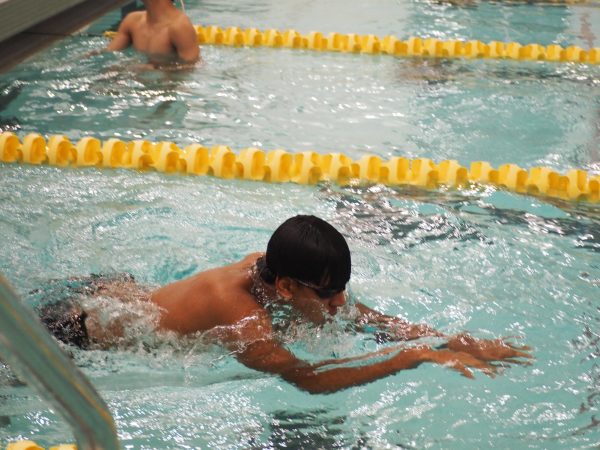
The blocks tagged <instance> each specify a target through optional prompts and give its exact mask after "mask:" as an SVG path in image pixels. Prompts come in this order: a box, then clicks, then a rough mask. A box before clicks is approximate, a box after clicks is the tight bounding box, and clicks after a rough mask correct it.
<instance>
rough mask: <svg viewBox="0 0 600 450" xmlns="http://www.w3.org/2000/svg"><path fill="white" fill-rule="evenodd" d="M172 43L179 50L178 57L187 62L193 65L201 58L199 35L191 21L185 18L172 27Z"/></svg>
mask: <svg viewBox="0 0 600 450" xmlns="http://www.w3.org/2000/svg"><path fill="white" fill-rule="evenodd" d="M169 32H170V37H171V43H172V44H173V46H174V47H175V49H176V50H177V56H179V58H180V59H182V60H183V61H185V62H188V63H193V62H196V61H198V59H199V58H200V46H199V45H198V35H197V33H196V29H195V28H194V26H193V25H192V23H191V22H190V20H189V19H188V18H187V17H186V16H183V17H182V18H181V19H179V20H178V21H177V22H176V23H174V24H173V25H172V26H171V27H170V30H169Z"/></svg>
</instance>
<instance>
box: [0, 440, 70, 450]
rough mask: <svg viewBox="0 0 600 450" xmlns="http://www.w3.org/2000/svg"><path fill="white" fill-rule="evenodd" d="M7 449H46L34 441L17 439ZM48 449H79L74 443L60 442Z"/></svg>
mask: <svg viewBox="0 0 600 450" xmlns="http://www.w3.org/2000/svg"><path fill="white" fill-rule="evenodd" d="M6 450H44V447H40V446H39V445H37V444H36V443H35V442H33V441H27V440H23V441H17V442H12V443H10V444H8V445H7V446H6ZM48 450H77V446H76V445H73V444H60V445H55V446H52V447H50V448H49V449H48Z"/></svg>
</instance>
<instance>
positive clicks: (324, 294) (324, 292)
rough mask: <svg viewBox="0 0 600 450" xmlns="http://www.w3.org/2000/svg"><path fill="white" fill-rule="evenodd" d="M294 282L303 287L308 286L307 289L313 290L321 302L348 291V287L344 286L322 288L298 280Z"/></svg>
mask: <svg viewBox="0 0 600 450" xmlns="http://www.w3.org/2000/svg"><path fill="white" fill-rule="evenodd" d="M294 281H295V282H296V283H298V284H301V285H302V286H306V287H307V288H311V289H312V290H313V291H315V293H316V294H317V295H318V297H319V298H320V299H321V300H326V299H328V298H331V297H333V296H334V295H337V294H339V293H340V292H344V291H345V290H346V286H342V287H341V288H339V287H337V288H322V287H320V286H315V285H314V284H312V283H307V282H305V281H301V280H297V279H296V278H294Z"/></svg>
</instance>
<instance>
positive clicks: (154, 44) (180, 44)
mask: <svg viewBox="0 0 600 450" xmlns="http://www.w3.org/2000/svg"><path fill="white" fill-rule="evenodd" d="M144 5H145V6H146V11H136V12H132V13H129V14H128V15H127V16H126V17H125V19H123V21H122V22H121V24H120V25H119V29H118V31H117V34H116V36H115V37H114V39H113V40H112V41H111V42H110V44H108V47H107V48H106V49H107V50H108V51H118V50H123V49H125V48H127V47H129V46H130V45H133V47H134V48H135V49H136V50H138V51H140V52H144V53H147V54H148V56H149V58H150V62H151V63H153V64H155V65H156V64H166V63H172V62H183V63H194V62H196V61H198V59H199V58H200V47H199V46H198V41H197V38H196V30H195V29H194V26H193V25H192V23H191V22H190V19H189V18H188V16H187V15H186V14H185V13H184V12H182V11H179V10H178V9H177V8H176V7H175V6H174V5H173V2H172V1H171V0H144Z"/></svg>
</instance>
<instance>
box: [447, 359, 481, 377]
mask: <svg viewBox="0 0 600 450" xmlns="http://www.w3.org/2000/svg"><path fill="white" fill-rule="evenodd" d="M445 365H446V366H447V367H449V368H451V369H453V370H456V371H457V372H458V373H460V374H461V375H462V376H463V377H467V378H471V379H473V378H475V376H474V375H473V372H471V371H470V370H469V369H467V367H466V366H465V365H464V364H463V363H461V362H460V361H456V360H455V361H451V362H449V363H447V364H445Z"/></svg>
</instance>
